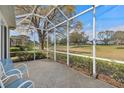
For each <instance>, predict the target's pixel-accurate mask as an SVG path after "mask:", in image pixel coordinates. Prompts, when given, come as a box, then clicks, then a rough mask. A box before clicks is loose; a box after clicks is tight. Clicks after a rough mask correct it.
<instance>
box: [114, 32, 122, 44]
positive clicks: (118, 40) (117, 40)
mask: <svg viewBox="0 0 124 93" xmlns="http://www.w3.org/2000/svg"><path fill="white" fill-rule="evenodd" d="M112 39H113V40H114V41H115V43H116V44H117V45H119V44H124V32H123V31H117V32H115V33H114V35H113V37H112Z"/></svg>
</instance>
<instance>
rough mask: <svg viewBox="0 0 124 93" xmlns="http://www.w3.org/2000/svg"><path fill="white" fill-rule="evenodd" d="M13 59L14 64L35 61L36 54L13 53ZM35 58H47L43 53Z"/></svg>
mask: <svg viewBox="0 0 124 93" xmlns="http://www.w3.org/2000/svg"><path fill="white" fill-rule="evenodd" d="M11 58H12V60H13V61H14V62H19V61H28V60H33V59H34V53H33V52H13V53H11ZM35 58H36V59H43V58H46V54H45V53H42V52H36V53H35Z"/></svg>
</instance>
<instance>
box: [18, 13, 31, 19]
mask: <svg viewBox="0 0 124 93" xmlns="http://www.w3.org/2000/svg"><path fill="white" fill-rule="evenodd" d="M28 15H32V14H31V13H27V14H22V15H17V16H16V19H19V18H23V17H26V16H28Z"/></svg>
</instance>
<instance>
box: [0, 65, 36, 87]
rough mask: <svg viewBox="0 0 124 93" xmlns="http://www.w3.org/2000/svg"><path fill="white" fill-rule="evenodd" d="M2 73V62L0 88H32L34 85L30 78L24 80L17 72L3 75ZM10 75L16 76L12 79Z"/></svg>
mask: <svg viewBox="0 0 124 93" xmlns="http://www.w3.org/2000/svg"><path fill="white" fill-rule="evenodd" d="M3 74H4V69H3V66H2V64H0V87H1V88H33V86H34V84H33V82H32V81H31V80H24V79H22V78H20V77H19V76H18V74H11V75H9V76H4V75H3ZM3 76H4V78H3ZM12 77H16V79H12ZM9 80H11V81H9ZM4 81H6V82H4ZM8 81H9V82H8Z"/></svg>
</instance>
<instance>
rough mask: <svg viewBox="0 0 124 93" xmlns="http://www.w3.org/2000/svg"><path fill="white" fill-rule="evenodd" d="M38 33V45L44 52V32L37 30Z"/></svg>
mask: <svg viewBox="0 0 124 93" xmlns="http://www.w3.org/2000/svg"><path fill="white" fill-rule="evenodd" d="M37 32H38V37H39V43H40V47H41V49H42V50H44V46H45V45H44V44H45V37H46V35H45V34H46V32H45V31H44V32H43V31H41V30H40V29H38V30H37Z"/></svg>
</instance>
